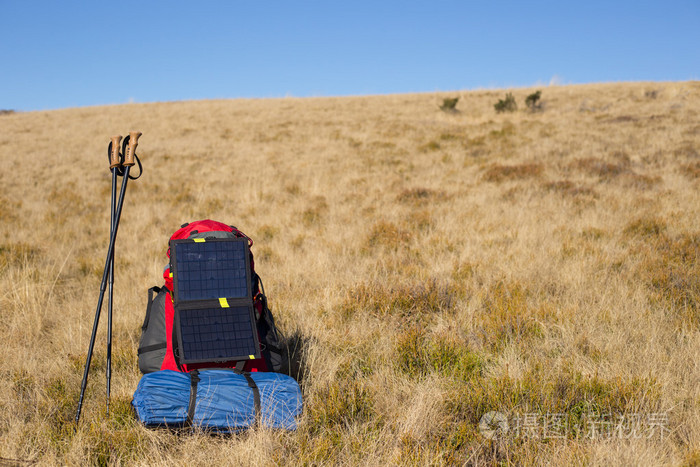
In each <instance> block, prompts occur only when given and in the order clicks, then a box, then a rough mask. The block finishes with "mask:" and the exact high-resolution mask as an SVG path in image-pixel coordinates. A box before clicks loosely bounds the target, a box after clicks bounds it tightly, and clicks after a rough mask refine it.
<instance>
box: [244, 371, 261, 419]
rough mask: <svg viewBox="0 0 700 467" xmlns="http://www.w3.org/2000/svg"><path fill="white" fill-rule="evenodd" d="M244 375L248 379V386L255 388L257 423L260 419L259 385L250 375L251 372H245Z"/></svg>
mask: <svg viewBox="0 0 700 467" xmlns="http://www.w3.org/2000/svg"><path fill="white" fill-rule="evenodd" d="M243 376H245V379H246V381H248V387H250V388H251V389H252V390H253V401H254V403H255V423H256V424H257V423H258V421H259V420H260V389H258V385H257V384H255V381H253V378H251V377H250V373H248V372H246V373H243Z"/></svg>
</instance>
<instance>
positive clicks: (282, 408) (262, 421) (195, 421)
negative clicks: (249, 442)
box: [131, 369, 302, 433]
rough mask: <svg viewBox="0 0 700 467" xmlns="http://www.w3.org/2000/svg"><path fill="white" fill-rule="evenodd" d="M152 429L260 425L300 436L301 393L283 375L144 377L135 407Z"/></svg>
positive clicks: (223, 428)
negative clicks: (295, 431)
mask: <svg viewBox="0 0 700 467" xmlns="http://www.w3.org/2000/svg"><path fill="white" fill-rule="evenodd" d="M131 404H132V406H133V407H134V410H135V411H136V416H137V417H138V419H139V420H140V421H141V422H142V423H143V424H144V425H146V426H148V427H172V428H180V427H188V426H191V427H195V428H201V429H203V430H208V431H214V432H219V433H233V432H238V431H241V430H245V429H248V428H252V427H253V426H255V425H256V424H259V425H260V426H263V427H266V428H276V429H284V430H295V429H296V427H297V420H296V419H297V417H298V416H299V415H301V412H302V399H301V389H300V388H299V384H298V383H297V382H296V381H295V380H294V379H293V378H291V377H289V376H287V375H283V374H281V373H267V372H265V373H264V372H252V373H239V372H236V371H234V370H227V369H220V370H219V369H212V370H199V371H196V370H195V371H192V372H190V373H181V372H177V371H172V370H162V371H156V372H153V373H148V374H145V375H143V377H142V378H141V381H139V384H138V386H137V387H136V391H135V392H134V398H133V400H132V402H131Z"/></svg>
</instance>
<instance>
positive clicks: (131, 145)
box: [75, 131, 141, 429]
mask: <svg viewBox="0 0 700 467" xmlns="http://www.w3.org/2000/svg"><path fill="white" fill-rule="evenodd" d="M140 136H141V133H140V132H138V131H132V132H130V133H129V136H127V137H126V138H125V139H124V143H123V145H122V148H125V149H124V151H123V152H124V162H123V164H122V165H123V166H124V175H122V177H123V178H124V180H123V181H122V186H121V190H120V191H119V200H118V201H117V207H116V211H115V213H114V229H112V231H111V233H110V238H109V248H108V249H107V259H106V260H105V267H104V270H103V272H102V283H101V284H100V296H99V299H98V300H97V308H96V310H95V321H94V322H93V325H92V335H91V336H90V347H89V348H88V354H87V358H86V360H85V370H84V371H83V382H82V384H81V386H80V398H79V399H78V408H77V410H76V412H75V425H76V429H77V425H78V422H79V421H80V411H81V410H82V407H83V398H84V397H85V388H86V387H87V379H88V373H89V372H90V362H91V360H92V351H93V349H94V347H95V336H96V335H97V326H98V324H99V322H100V311H101V310H102V302H103V300H104V295H105V289H106V287H107V276H108V275H109V270H110V262H111V261H112V257H113V255H114V243H115V241H116V239H117V231H118V230H119V218H120V217H121V214H122V207H123V205H124V194H125V193H126V185H127V182H128V181H129V170H130V169H131V167H132V166H133V165H134V159H135V158H136V146H138V140H139V137H140ZM113 151H114V148H112V152H113ZM136 159H137V160H138V158H136ZM115 170H116V168H115ZM139 176H141V175H140V174H139ZM136 178H138V177H136Z"/></svg>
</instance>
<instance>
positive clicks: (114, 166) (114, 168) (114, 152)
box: [106, 135, 123, 415]
mask: <svg viewBox="0 0 700 467" xmlns="http://www.w3.org/2000/svg"><path fill="white" fill-rule="evenodd" d="M121 141H122V136H121V135H117V136H112V142H111V143H109V148H108V149H109V170H110V171H111V172H112V196H111V198H110V203H109V235H110V237H111V236H112V232H114V212H115V211H116V207H117V176H118V175H119V172H121V171H122V170H123V169H122V157H123V154H122V153H120V152H119V149H120V147H121ZM113 299H114V251H112V256H111V257H110V260H109V292H108V295H107V371H106V376H107V415H109V395H110V390H111V387H110V384H111V381H112V307H113Z"/></svg>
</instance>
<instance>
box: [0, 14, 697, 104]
mask: <svg viewBox="0 0 700 467" xmlns="http://www.w3.org/2000/svg"><path fill="white" fill-rule="evenodd" d="M0 67H1V68H0V70H1V72H0V109H15V110H25V111H26V110H41V109H56V108H63V107H76V106H88V105H103V104H120V103H126V102H154V101H173V100H186V99H208V98H235V97H281V96H287V95H289V96H298V97H303V96H337V95H357V94H386V93H404V92H424V91H426V92H428V91H436V90H441V91H446V90H462V89H476V88H493V87H499V88H500V87H517V86H531V85H535V84H548V83H550V82H552V81H553V82H555V83H561V84H568V83H589V82H605V81H662V80H663V81H666V80H671V81H682V80H697V79H700V0H687V1H685V0H666V1H644V0H640V1H615V0H577V1H568V2H567V1H563V0H562V1H556V2H555V1H549V2H546V1H536V0H533V1H525V0H523V1H510V2H505V1H489V0H479V1H473V2H472V1H439V0H433V1H423V2H415V1H411V0H403V1H386V2H381V1H379V0H376V1H364V0H358V1H334V0H327V1H325V2H320V1H301V0H296V1H291V0H289V1H286V2H282V1H272V0H268V1H250V0H248V1H245V0H227V1H223V0H220V1H214V0H210V1H207V0H200V1H193V0H190V1H182V0H169V1H159V0H142V1H138V2H137V1H122V2H106V1H87V0H86V1H82V2H78V1H73V0H67V1H58V0H53V1H48V0H47V1H40V0H0Z"/></svg>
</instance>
